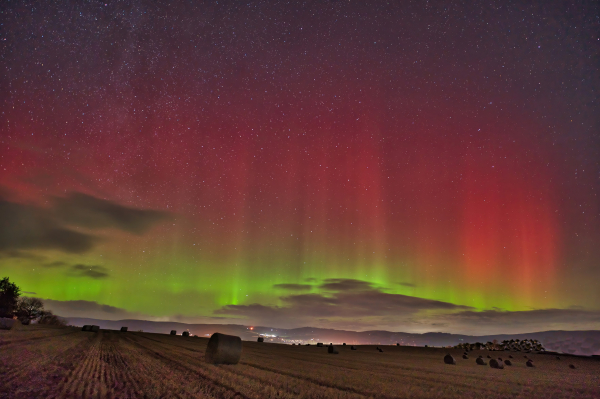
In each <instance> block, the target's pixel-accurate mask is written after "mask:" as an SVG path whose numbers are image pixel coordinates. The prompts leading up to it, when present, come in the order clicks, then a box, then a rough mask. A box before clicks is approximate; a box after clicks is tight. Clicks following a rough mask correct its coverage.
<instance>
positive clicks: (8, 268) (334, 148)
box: [0, 1, 600, 332]
mask: <svg viewBox="0 0 600 399" xmlns="http://www.w3.org/2000/svg"><path fill="white" fill-rule="evenodd" d="M153 3H154V2H150V1H145V2H139V4H137V5H131V4H128V3H123V2H108V3H102V2H90V3H86V4H79V3H78V2H59V3H58V4H43V5H40V4H38V3H28V2H23V1H15V2H6V3H5V4H4V5H3V6H2V14H0V15H1V17H0V18H1V21H2V26H1V28H0V46H1V52H0V55H1V60H2V62H1V66H2V79H1V80H0V85H1V86H0V92H1V93H2V95H1V96H0V99H1V102H0V106H1V121H2V125H1V129H2V130H1V131H0V135H1V142H0V189H1V191H0V195H1V197H2V203H1V207H0V215H2V222H0V276H4V275H8V276H10V277H11V280H14V281H16V282H17V283H18V284H19V285H20V286H21V287H22V289H24V290H26V291H28V292H35V293H36V295H37V296H40V297H42V298H45V299H48V300H52V301H53V302H56V303H59V302H60V301H88V302H85V304H86V305H85V306H84V305H81V304H82V303H84V302H73V303H78V304H79V305H80V306H83V307H84V308H85V307H86V306H87V308H85V309H87V310H85V309H84V310H82V309H83V308H82V309H79V311H80V313H77V312H78V310H77V309H76V308H72V309H71V308H68V306H67V305H64V306H66V308H65V309H66V310H64V311H63V312H66V313H69V312H72V314H73V315H75V314H76V315H81V312H84V313H85V312H88V313H85V314H93V315H98V316H104V317H112V316H110V315H111V314H112V315H113V316H114V317H120V316H123V315H124V316H131V317H140V318H164V319H168V318H173V317H179V318H181V317H183V318H188V319H190V320H212V322H215V320H217V321H218V322H223V320H225V321H226V322H235V323H241V324H243V323H272V324H277V323H279V324H280V326H281V327H289V326H298V325H321V326H333V327H341V328H356V329H368V328H379V327H381V328H388V329H395V330H401V331H430V330H433V329H435V330H440V329H445V331H446V330H447V331H457V332H458V331H466V330H465V329H466V328H467V327H465V326H467V325H468V323H469V322H470V320H472V319H474V318H475V319H476V316H477V315H478V314H484V312H482V311H486V312H487V313H485V314H486V315H488V316H489V312H492V313H493V314H495V315H500V316H502V317H503V318H508V319H507V320H508V321H506V320H504V319H503V320H504V321H503V322H504V323H505V327H506V328H507V329H509V327H510V328H513V327H514V328H515V329H517V330H518V329H519V328H520V329H521V330H523V329H525V330H526V329H527V328H528V327H519V326H521V325H523V323H524V322H525V321H524V319H523V317H522V315H527V312H528V311H532V310H534V309H535V310H536V311H537V312H544V311H547V312H549V313H548V314H549V315H550V316H548V317H549V318H548V319H544V318H543V317H542V318H541V319H540V321H539V325H536V326H535V328H538V327H539V328H544V327H550V326H554V325H555V324H553V323H555V322H556V320H554V319H552V314H553V313H552V312H553V311H554V310H560V309H563V310H564V311H568V309H576V310H577V312H578V313H577V314H578V316H577V317H575V318H573V319H569V317H568V316H564V314H563V313H561V316H560V320H563V321H564V320H566V321H565V322H564V325H561V327H562V328H573V329H574V328H582V327H590V328H600V324H599V323H598V321H597V320H599V318H598V314H597V312H598V311H600V294H599V292H600V290H598V283H597V281H598V279H599V278H600V266H599V265H600V247H599V246H598V243H600V220H599V215H600V199H599V198H598V190H599V188H600V183H599V176H600V166H599V161H600V135H599V133H598V131H599V123H598V122H599V119H600V116H599V115H600V107H599V105H598V90H599V83H600V82H599V79H600V78H599V77H600V73H599V70H598V67H599V64H600V63H599V59H600V58H599V54H600V28H599V10H600V8H599V7H598V5H597V4H595V2H585V1H584V2H575V3H572V4H569V3H562V4H554V3H553V4H552V5H548V4H545V3H546V2H540V4H538V5H533V6H531V5H522V4H521V5H516V4H514V5H509V6H507V5H505V4H504V3H505V2H492V3H491V4H490V3H474V4H464V5H452V6H448V5H444V4H442V2H439V3H437V2H422V1H416V2H401V3H400V5H382V4H381V3H382V2H373V3H371V4H354V3H355V2H342V1H340V2H325V1H323V2H314V3H313V2H309V3H304V4H302V5H299V4H296V3H295V2H292V3H291V4H283V3H279V2H249V3H247V4H244V5H241V4H240V5H235V6H232V5H223V4H222V3H221V2H218V3H217V2H211V3H208V2H207V3H202V4H201V2H191V3H186V4H179V5H172V6H160V5H156V4H153ZM356 3H360V2H356ZM60 303H62V302H60ZM66 304H68V303H66ZM101 305H108V306H106V307H104V308H102V306H101ZM349 308H351V309H352V311H349V310H348V309H349ZM69 309H70V310H69ZM102 309H104V311H105V313H102ZM115 309H116V310H115ZM382 309H385V311H383V310H382ZM582 311H583V312H584V313H585V314H587V315H588V316H589V317H590V320H595V321H594V322H593V323H596V324H593V323H592V324H589V323H588V324H585V325H584V324H577V322H578V321H582V320H583V321H582V322H586V323H587V321H586V318H585V317H581V313H580V312H582ZM588 311H589V313H586V312H588ZM93 312H96V313H93ZM111 312H112V313H111ZM595 312H596V313H595ZM132 315H133V316H132ZM511 315H515V318H514V320H513V319H510V316H511ZM486 317H487V316H486ZM219 320H221V321H219ZM486 320H488V321H489V320H490V318H487V319H486ZM511 320H512V321H511ZM468 328H469V330H468V331H472V329H473V328H475V329H476V328H477V327H476V324H475V327H473V326H470V327H468ZM531 328H534V327H531ZM475 332H477V331H475Z"/></svg>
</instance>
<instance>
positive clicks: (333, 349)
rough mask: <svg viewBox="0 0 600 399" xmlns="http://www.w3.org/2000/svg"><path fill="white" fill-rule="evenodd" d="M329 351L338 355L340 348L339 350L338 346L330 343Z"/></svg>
mask: <svg viewBox="0 0 600 399" xmlns="http://www.w3.org/2000/svg"><path fill="white" fill-rule="evenodd" d="M327 353H331V354H334V355H337V354H339V353H340V352H338V350H337V348H336V347H335V346H333V345H329V346H328V347H327Z"/></svg>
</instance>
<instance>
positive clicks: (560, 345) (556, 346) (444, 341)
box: [67, 317, 600, 356]
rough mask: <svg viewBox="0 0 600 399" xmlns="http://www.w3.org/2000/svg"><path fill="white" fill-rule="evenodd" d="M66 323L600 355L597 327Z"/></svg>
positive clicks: (272, 338) (269, 337)
mask: <svg viewBox="0 0 600 399" xmlns="http://www.w3.org/2000/svg"><path fill="white" fill-rule="evenodd" d="M67 320H68V322H69V324H71V325H74V326H83V325H84V324H95V325H98V326H100V328H102V329H109V330H118V329H120V328H121V327H122V326H127V327H128V328H129V331H138V330H143V331H144V332H153V333H162V334H168V333H169V332H170V331H171V330H176V331H177V333H178V334H181V333H182V332H183V331H189V332H190V333H192V334H193V335H199V336H204V337H208V336H210V335H211V334H212V333H214V332H221V333H224V334H232V335H237V336H239V337H241V338H242V339H243V340H246V341H254V340H256V338H257V337H258V336H259V335H262V336H263V337H265V341H266V342H276V343H293V342H295V343H303V344H304V343H311V342H312V343H316V342H325V343H329V342H333V343H342V342H346V343H347V344H349V345H369V344H372V345H395V344H396V343H400V344H401V345H409V346H410V345H413V346H425V345H429V346H448V345H452V346H453V345H456V344H459V343H463V342H469V343H474V342H488V341H493V340H494V339H495V340H498V341H502V340H505V339H507V340H508V339H537V340H539V341H540V342H542V344H543V345H544V347H545V348H546V350H548V351H556V352H562V353H570V354H575V355H585V356H590V355H600V331H596V330H592V331H540V332H534V333H527V334H498V335H483V336H472V335H460V334H447V333H441V332H431V333H425V334H412V333H403V332H390V331H361V332H357V331H344V330H332V329H324V328H313V327H302V328H293V329H282V328H274V327H262V326H252V327H251V326H243V325H237V324H185V323H176V322H168V321H146V320H117V321H112V320H97V319H85V318H79V317H70V318H67Z"/></svg>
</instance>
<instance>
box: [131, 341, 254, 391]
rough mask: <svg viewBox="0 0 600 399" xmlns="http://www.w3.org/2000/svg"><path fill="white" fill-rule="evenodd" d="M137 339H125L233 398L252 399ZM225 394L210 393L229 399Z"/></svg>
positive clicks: (150, 354)
mask: <svg viewBox="0 0 600 399" xmlns="http://www.w3.org/2000/svg"><path fill="white" fill-rule="evenodd" d="M135 338H139V337H124V339H126V340H127V341H129V342H131V343H132V344H134V345H135V346H137V347H139V348H140V349H142V350H143V351H145V353H146V354H148V355H149V356H151V357H153V358H155V359H157V360H159V361H161V362H163V363H165V364H167V365H169V366H173V367H175V368H177V369H178V370H180V371H183V372H187V373H190V372H191V373H193V374H195V375H196V376H198V377H200V378H201V379H202V380H204V381H206V382H207V383H209V384H211V385H213V386H215V388H218V389H220V390H224V391H225V392H228V393H231V394H232V395H233V398H240V399H251V398H250V397H248V396H246V395H244V394H243V393H241V392H239V391H238V390H236V389H235V388H233V387H231V386H228V385H226V384H224V383H222V382H220V381H218V380H216V379H214V378H211V377H209V376H207V375H205V374H204V373H202V372H199V371H197V370H193V369H190V368H189V365H187V364H185V363H183V362H179V361H177V360H174V359H172V358H170V357H168V356H165V355H163V354H161V353H159V352H157V351H156V350H153V349H151V348H148V347H146V346H145V345H143V344H141V343H140V342H138V341H137V340H135ZM143 338H145V337H143ZM151 341H155V340H151ZM225 392H218V391H217V390H215V392H209V394H211V395H212V394H214V395H215V396H216V397H218V398H228V396H226V395H225Z"/></svg>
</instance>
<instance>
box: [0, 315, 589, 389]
mask: <svg viewBox="0 0 600 399" xmlns="http://www.w3.org/2000/svg"><path fill="white" fill-rule="evenodd" d="M207 342H208V339H206V338H195V337H189V338H188V337H181V336H170V335H166V334H164V335H163V334H150V333H133V332H127V333H121V332H118V331H106V330H101V331H100V332H98V333H90V332H82V331H80V330H79V329H75V328H47V327H46V328H43V327H41V326H28V327H22V328H21V329H20V330H17V331H0V397H1V398H29V397H34V398H95V397H101V398H205V397H206V398H261V399H262V398H298V397H300V398H461V399H465V398H479V397H481V398H486V399H493V398H599V397H600V362H598V361H597V360H593V359H587V358H568V357H563V359H562V360H557V359H555V357H554V356H549V355H538V354H529V356H530V357H531V358H532V359H534V362H535V365H536V367H535V368H528V367H526V366H525V359H524V358H523V354H522V353H519V352H516V353H512V354H513V356H514V359H513V360H514V362H513V366H512V367H506V368H505V369H504V370H495V369H491V368H490V367H489V366H478V365H476V364H475V358H476V357H477V356H478V355H479V354H483V356H484V357H486V356H487V354H488V353H489V354H491V355H492V356H493V357H498V356H500V357H502V358H507V357H508V355H509V354H511V352H487V351H473V352H471V353H469V359H468V360H465V359H462V352H463V351H462V350H458V349H456V350H447V349H439V348H414V347H396V346H383V349H384V352H383V353H380V352H379V351H377V350H376V349H375V346H357V348H358V350H357V351H351V350H350V346H338V349H339V352H340V353H339V354H338V355H332V354H328V353H327V347H323V348H317V347H316V346H290V345H276V344H267V343H256V342H244V343H243V352H242V359H241V362H240V363H239V364H237V365H228V366H225V365H220V366H214V365H209V364H206V363H205V362H204V351H205V349H206V344H207ZM448 352H450V353H451V354H452V355H453V356H454V358H455V359H456V362H457V364H456V365H455V366H453V365H446V364H444V362H443V357H444V355H445V354H446V353H448ZM487 360H488V359H486V361H487ZM571 363H572V364H574V365H575V366H576V367H577V368H576V369H574V370H572V369H570V368H569V366H568V365H569V364H571Z"/></svg>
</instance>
